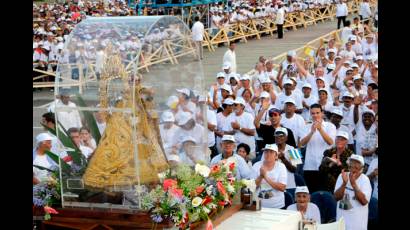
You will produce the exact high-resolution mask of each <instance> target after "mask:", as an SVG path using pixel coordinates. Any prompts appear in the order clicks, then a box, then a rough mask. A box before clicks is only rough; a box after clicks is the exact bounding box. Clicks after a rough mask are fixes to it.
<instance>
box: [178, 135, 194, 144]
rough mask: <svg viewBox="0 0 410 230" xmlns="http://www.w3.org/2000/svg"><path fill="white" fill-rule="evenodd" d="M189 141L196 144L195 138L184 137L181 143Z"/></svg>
mask: <svg viewBox="0 0 410 230" xmlns="http://www.w3.org/2000/svg"><path fill="white" fill-rule="evenodd" d="M187 141H191V142H194V143H195V144H196V140H195V138H193V137H192V136H184V137H182V141H181V143H184V142H187Z"/></svg>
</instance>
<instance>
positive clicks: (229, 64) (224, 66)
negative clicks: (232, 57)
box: [222, 62, 231, 69]
mask: <svg viewBox="0 0 410 230" xmlns="http://www.w3.org/2000/svg"><path fill="white" fill-rule="evenodd" d="M229 68H231V63H230V62H225V63H224V64H223V66H222V69H229Z"/></svg>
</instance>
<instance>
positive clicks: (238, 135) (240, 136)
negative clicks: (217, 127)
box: [224, 112, 256, 153]
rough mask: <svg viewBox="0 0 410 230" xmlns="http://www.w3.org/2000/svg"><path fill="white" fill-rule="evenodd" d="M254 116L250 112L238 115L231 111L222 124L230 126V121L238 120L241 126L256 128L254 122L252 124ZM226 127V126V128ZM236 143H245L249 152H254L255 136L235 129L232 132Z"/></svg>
mask: <svg viewBox="0 0 410 230" xmlns="http://www.w3.org/2000/svg"><path fill="white" fill-rule="evenodd" d="M254 120H255V118H254V117H253V116H252V114H250V113H247V112H243V113H242V114H241V115H240V116H238V115H236V113H235V112H233V113H231V114H230V115H229V117H228V119H227V120H226V122H225V124H224V125H227V126H231V127H232V124H231V122H238V123H239V125H240V127H241V128H246V129H253V130H256V128H255V124H254ZM226 129H228V128H226ZM234 137H235V140H236V143H237V144H239V143H245V144H247V145H249V147H250V149H251V151H250V152H251V153H254V152H255V136H253V135H252V136H249V135H246V134H245V133H243V132H241V131H239V130H237V131H236V132H235V134H234Z"/></svg>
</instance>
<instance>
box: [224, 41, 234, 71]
mask: <svg viewBox="0 0 410 230" xmlns="http://www.w3.org/2000/svg"><path fill="white" fill-rule="evenodd" d="M235 48H236V44H235V43H234V42H231V43H230V44H229V49H228V50H227V51H226V52H225V54H224V57H223V60H222V63H227V62H229V63H231V72H235V73H236V54H235Z"/></svg>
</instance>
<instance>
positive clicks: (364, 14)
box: [359, 0, 372, 21]
mask: <svg viewBox="0 0 410 230" xmlns="http://www.w3.org/2000/svg"><path fill="white" fill-rule="evenodd" d="M371 15H372V11H371V9H370V5H369V0H363V2H361V3H360V8H359V16H360V21H366V20H369V19H370V17H371Z"/></svg>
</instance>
